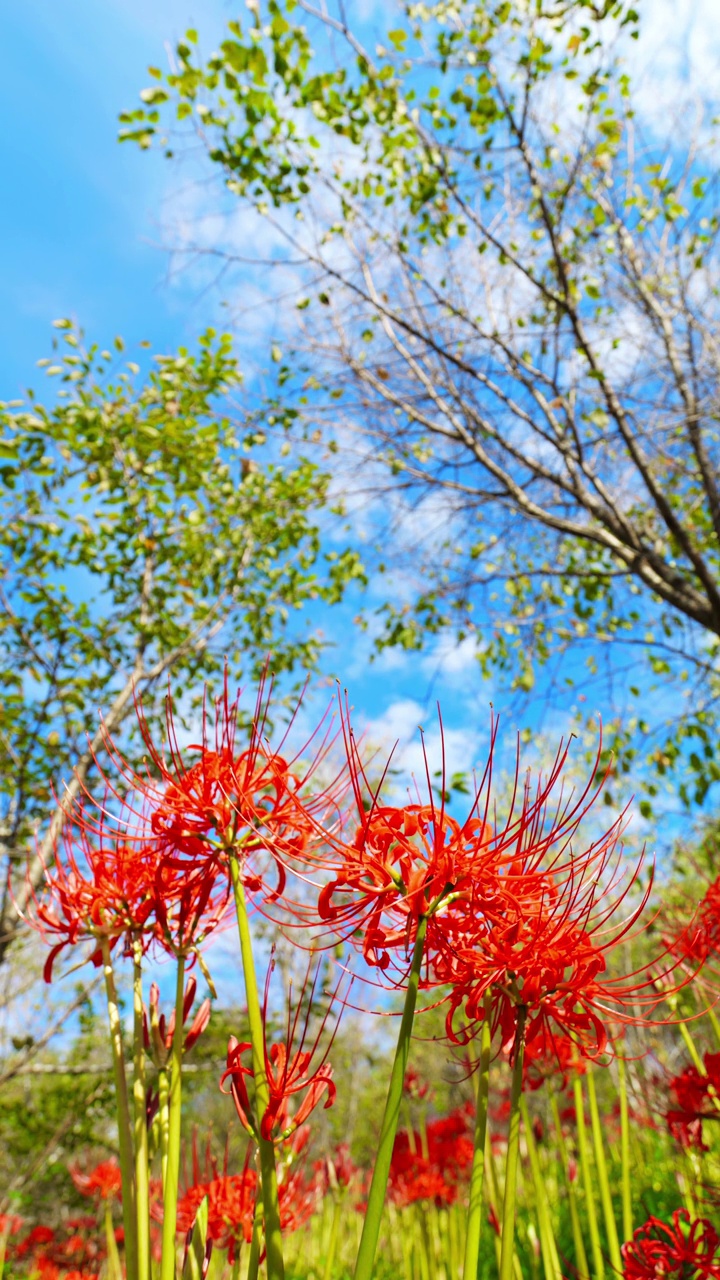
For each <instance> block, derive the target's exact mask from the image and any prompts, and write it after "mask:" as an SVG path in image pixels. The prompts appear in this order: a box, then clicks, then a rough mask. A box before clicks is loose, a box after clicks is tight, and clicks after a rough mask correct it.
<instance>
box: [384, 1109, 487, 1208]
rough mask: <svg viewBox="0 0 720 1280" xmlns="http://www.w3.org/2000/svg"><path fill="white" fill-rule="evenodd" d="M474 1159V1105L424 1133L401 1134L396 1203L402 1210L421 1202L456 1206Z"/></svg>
mask: <svg viewBox="0 0 720 1280" xmlns="http://www.w3.org/2000/svg"><path fill="white" fill-rule="evenodd" d="M472 1160H473V1140H472V1106H466V1107H460V1108H457V1109H456V1110H455V1111H452V1112H451V1113H450V1114H449V1115H448V1116H443V1117H441V1118H438V1119H436V1120H433V1121H431V1122H430V1124H428V1125H427V1126H426V1128H425V1131H424V1133H410V1132H408V1131H401V1132H400V1133H398V1135H397V1137H396V1139H395V1145H394V1147H393V1155H392V1161H391V1164H390V1182H389V1187H390V1195H391V1198H392V1200H393V1203H394V1204H397V1205H398V1206H400V1207H402V1206H403V1205H407V1204H412V1203H414V1202H415V1201H417V1200H433V1201H434V1202H435V1203H436V1204H438V1205H440V1204H452V1203H453V1202H454V1201H455V1200H456V1199H457V1195H458V1186H459V1182H460V1180H461V1178H462V1175H463V1174H464V1173H466V1171H467V1170H468V1169H469V1168H470V1165H471V1164H472Z"/></svg>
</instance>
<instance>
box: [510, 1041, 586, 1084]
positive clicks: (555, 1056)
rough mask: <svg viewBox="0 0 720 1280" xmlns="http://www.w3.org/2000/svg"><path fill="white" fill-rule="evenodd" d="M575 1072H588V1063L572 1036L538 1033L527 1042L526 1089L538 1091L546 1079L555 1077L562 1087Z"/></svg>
mask: <svg viewBox="0 0 720 1280" xmlns="http://www.w3.org/2000/svg"><path fill="white" fill-rule="evenodd" d="M571 1072H573V1073H575V1074H578V1075H582V1074H584V1072H585V1063H584V1062H583V1061H582V1059H581V1058H579V1057H578V1051H577V1045H576V1044H575V1041H574V1040H571V1039H570V1037H569V1036H561V1035H555V1036H551V1037H549V1038H543V1037H542V1036H536V1037H535V1038H534V1039H533V1040H531V1041H530V1042H529V1044H528V1045H527V1047H526V1049H525V1059H524V1062H523V1087H524V1088H525V1089H530V1090H531V1091H534V1090H536V1089H540V1088H541V1087H542V1085H543V1084H544V1083H545V1081H546V1080H552V1081H553V1082H554V1083H555V1086H556V1088H557V1089H558V1090H562V1089H564V1088H565V1086H566V1084H567V1082H568V1076H569V1075H570V1074H571Z"/></svg>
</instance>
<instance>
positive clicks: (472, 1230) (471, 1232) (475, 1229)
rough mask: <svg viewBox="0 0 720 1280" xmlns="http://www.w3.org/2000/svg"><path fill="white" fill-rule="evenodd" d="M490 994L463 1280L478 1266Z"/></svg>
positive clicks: (488, 1007)
mask: <svg viewBox="0 0 720 1280" xmlns="http://www.w3.org/2000/svg"><path fill="white" fill-rule="evenodd" d="M491 1004H492V996H491V993H490V992H488V993H487V995H486V996H485V1002H484V1008H483V1021H482V1028H481V1031H480V1061H479V1065H478V1084H477V1099H476V1103H475V1140H474V1144H473V1162H472V1172H471V1174H470V1201H469V1205H468V1215H467V1233H466V1236H465V1260H464V1263H463V1277H464V1280H476V1278H477V1276H478V1270H479V1265H480V1232H481V1230H482V1220H483V1181H484V1177H485V1134H486V1133H487V1112H488V1091H489V1083H490V1048H491V1039H492V1035H491V1031H490V1012H491Z"/></svg>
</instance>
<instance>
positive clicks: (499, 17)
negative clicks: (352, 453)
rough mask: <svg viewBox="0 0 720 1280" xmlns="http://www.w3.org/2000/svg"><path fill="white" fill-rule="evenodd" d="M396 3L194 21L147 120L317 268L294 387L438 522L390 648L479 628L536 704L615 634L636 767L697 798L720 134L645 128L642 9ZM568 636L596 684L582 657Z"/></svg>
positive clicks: (487, 650)
mask: <svg viewBox="0 0 720 1280" xmlns="http://www.w3.org/2000/svg"><path fill="white" fill-rule="evenodd" d="M395 13H396V17H395V18H393V19H392V21H393V23H394V25H393V26H392V27H391V29H390V30H388V31H387V33H386V35H385V37H384V39H383V43H382V44H380V45H377V46H376V47H375V48H372V49H370V48H366V47H365V46H364V45H363V40H362V37H363V31H362V29H358V30H351V29H350V27H349V25H348V22H347V21H346V18H345V9H344V8H343V6H341V5H340V6H338V7H337V9H335V10H332V11H330V10H326V9H325V8H324V7H323V9H322V11H320V10H319V9H316V8H315V7H314V6H313V5H312V4H310V3H306V2H305V0H301V2H300V3H298V4H296V3H292V2H290V3H287V4H285V5H283V4H280V3H276V2H275V0H272V2H271V3H268V4H266V5H264V6H261V7H258V6H255V18H254V20H253V25H251V27H250V28H249V29H248V30H244V29H243V28H242V27H241V25H240V24H239V23H231V24H230V25H229V29H228V34H227V38H226V39H225V40H224V41H223V42H222V44H221V45H220V48H219V50H218V51H217V52H216V53H213V54H212V56H210V57H209V58H203V57H202V55H201V54H200V52H199V45H198V43H197V39H198V38H197V34H196V33H195V32H191V33H188V36H187V38H186V40H185V41H183V42H181V43H180V44H179V45H178V47H177V51H176V54H177V63H176V67H175V68H174V70H173V71H172V73H171V74H169V75H163V74H162V73H161V72H160V71H159V70H157V69H151V70H152V75H153V77H154V82H153V85H152V86H151V87H150V88H148V89H146V90H144V91H143V94H142V95H141V96H142V99H143V105H142V106H141V107H140V108H139V109H138V110H136V111H131V112H128V113H126V114H125V115H124V117H123V123H124V131H123V136H124V137H125V138H128V139H131V140H134V141H136V142H138V143H139V144H140V145H141V146H149V145H151V144H152V143H153V142H154V141H155V140H156V139H159V138H162V139H163V140H164V145H165V146H166V147H167V149H168V150H169V151H175V150H177V149H178V148H180V149H182V146H183V142H182V138H183V137H187V131H188V129H189V130H190V132H191V133H192V135H193V136H194V137H195V138H198V137H199V138H200V139H201V140H202V142H203V143H204V145H205V147H206V150H207V156H208V159H209V161H210V162H211V164H212V165H214V166H216V167H217V169H218V170H219V171H221V173H222V175H223V179H224V183H225V189H226V191H227V193H229V196H230V197H232V198H235V199H239V200H241V201H243V202H244V204H245V205H246V206H250V207H252V208H253V209H254V210H255V212H256V213H257V215H258V217H259V218H261V219H262V218H264V219H266V220H269V222H270V223H271V224H272V227H273V230H274V233H275V235H276V236H277V240H278V245H279V248H278V260H279V261H280V262H282V261H283V260H284V259H285V258H286V257H287V255H288V254H289V253H291V254H292V256H293V262H294V263H297V262H304V264H305V266H306V268H307V272H306V276H305V291H304V293H303V294H302V295H301V296H300V297H299V298H298V301H297V306H298V308H299V314H298V320H299V324H298V335H297V342H296V352H295V358H294V362H293V360H292V359H290V358H288V366H289V367H290V369H291V370H293V369H294V368H295V369H296V370H297V371H299V373H300V377H299V378H298V380H297V384H296V396H295V399H294V400H293V399H292V378H289V380H288V382H287V384H286V386H285V395H286V402H287V403H294V404H295V406H296V407H299V408H300V409H302V410H303V411H304V412H305V414H306V415H307V418H308V419H309V420H312V421H316V422H317V421H323V420H324V421H326V422H332V427H331V428H330V429H331V430H332V429H334V427H335V424H336V422H337V419H338V413H339V410H338V402H340V403H341V404H342V406H343V409H342V416H341V421H342V425H343V428H344V431H345V439H346V440H347V438H348V434H349V433H354V434H353V439H354V446H353V447H355V448H360V449H364V450H365V452H366V453H367V455H368V456H369V457H370V459H371V461H372V464H373V466H375V471H374V472H372V473H371V475H373V476H374V477H377V468H376V464H377V461H378V460H381V461H382V462H383V463H385V464H386V466H387V469H388V472H389V474H390V476H391V477H392V481H393V489H394V502H395V504H396V508H398V509H407V508H409V507H411V506H412V505H413V504H419V506H420V509H421V510H425V511H426V512H427V513H428V514H427V517H426V521H425V524H426V527H429V526H432V524H433V520H432V516H433V513H434V515H435V520H434V525H435V530H434V536H433V537H431V538H429V539H428V540H427V541H426V543H425V546H424V548H423V546H422V544H421V545H420V546H419V547H418V546H414V547H413V553H414V555H415V559H416V564H417V569H418V572H417V574H416V582H417V590H416V592H415V596H414V599H413V600H412V602H411V604H410V605H409V604H408V602H407V601H403V600H400V601H399V602H398V603H397V604H396V605H395V606H389V607H388V608H387V610H386V619H385V620H386V629H385V634H384V639H383V643H388V644H400V645H403V646H405V647H408V648H413V647H417V646H419V645H420V644H422V643H424V641H425V639H426V637H427V634H428V632H431V633H432V632H436V631H438V630H441V629H444V628H447V627H448V626H450V627H453V628H454V629H455V630H456V632H457V633H458V634H460V635H464V634H468V633H471V634H475V635H476V636H477V639H478V647H479V653H480V657H481V660H482V662H483V663H484V665H485V666H486V668H488V669H489V668H492V667H496V668H497V667H500V668H501V669H504V670H505V671H509V672H510V673H511V675H512V677H513V679H514V681H515V683H516V684H517V685H519V686H520V687H521V688H524V689H528V690H529V689H530V688H531V687H532V686H533V683H534V681H535V678H536V671H537V667H538V665H540V664H543V663H548V662H551V661H554V662H555V663H556V664H557V668H556V669H557V670H558V671H559V678H560V679H561V680H562V681H563V682H568V683H573V682H574V683H575V685H576V687H582V686H584V685H585V684H586V683H587V680H588V679H589V675H591V674H594V672H595V671H596V670H597V668H598V666H599V665H600V666H602V663H603V658H602V653H603V650H604V651H605V653H606V654H607V659H606V666H605V674H606V676H607V677H608V679H614V680H615V681H616V682H618V681H619V684H620V687H621V689H622V691H623V694H624V696H625V698H626V699H627V701H626V704H625V707H624V715H623V717H622V718H621V719H618V722H617V723H616V725H615V735H614V742H613V744H612V745H613V746H614V748H615V750H616V752H619V754H620V766H621V767H622V768H626V769H628V768H630V767H632V766H633V765H635V764H637V758H638V752H639V747H638V743H639V742H640V741H641V740H642V739H643V735H645V759H646V762H648V761H649V763H650V764H651V765H652V768H653V770H654V771H655V781H651V782H650V783H649V787H648V790H649V793H650V796H652V794H653V793H654V792H655V791H656V790H657V787H658V785H659V783H658V780H657V775H658V774H660V775H662V774H663V773H667V772H668V771H672V769H673V768H674V767H676V766H678V767H679V765H680V764H682V767H683V771H684V772H683V777H682V778H681V779H680V784H681V786H680V790H681V794H682V796H683V798H684V799H685V800H687V801H688V802H689V801H690V800H691V799H695V800H700V801H701V800H702V799H703V798H704V797H705V795H706V793H707V790H708V788H709V786H710V785H711V784H712V783H713V782H714V781H716V780H717V779H718V777H720V762H719V761H718V757H717V750H716V742H717V732H716V723H717V696H718V684H717V676H716V670H717V662H718V656H720V649H719V648H718V640H719V637H720V590H719V588H718V568H719V564H718V560H719V555H720V489H719V488H718V482H717V468H718V434H717V404H718V371H719V362H718V361H719V358H718V350H719V348H718V309H717V279H718V251H717V233H718V218H717V212H716V210H717V173H718V166H717V153H716V149H715V142H714V138H713V136H712V131H711V128H710V127H709V126H707V127H706V125H705V124H704V123H703V122H701V123H700V124H699V125H698V127H697V130H696V136H694V137H689V136H688V133H687V130H685V134H684V135H683V133H682V132H680V133H679V134H678V133H676V132H675V133H673V132H671V133H670V134H669V136H667V137H661V136H660V133H659V131H658V122H657V120H656V119H654V120H653V119H651V120H650V121H649V123H648V122H647V121H645V122H643V120H642V119H638V114H637V110H636V107H637V103H636V101H635V99H634V97H633V89H632V85H631V83H630V80H629V78H628V75H627V72H626V69H625V67H624V66H623V62H622V55H623V52H626V51H627V46H628V40H629V39H630V38H631V37H634V36H636V35H637V14H636V13H635V12H634V11H633V10H632V9H631V8H629V7H628V6H626V5H623V4H619V3H618V4H610V3H608V4H604V5H601V6H595V5H589V4H584V3H576V4H565V5H555V4H544V3H542V4H537V5H532V6H527V5H525V4H520V3H513V2H512V0H508V2H503V3H501V4H496V5H484V4H482V5H481V4H476V3H473V2H472V0H441V2H439V3H428V4H407V5H402V6H400V5H398V6H397V8H396V10H395ZM173 119H174V120H175V121H180V122H183V121H186V122H187V123H186V124H185V125H181V127H180V130H179V136H176V135H177V134H178V129H177V127H176V125H174V124H173V125H172V126H171V121H173ZM670 128H671V130H672V126H670ZM183 131H185V132H183ZM283 246H284V247H283ZM307 308H311V312H312V321H311V322H310V321H309V318H308V317H309V313H308V314H306V310H307ZM303 322H304V327H303ZM328 394H329V396H330V398H329V399H328ZM330 415H332V419H331V418H330ZM374 483H375V485H376V487H377V485H378V481H377V479H375V480H374ZM382 483H386V482H385V481H383V482H382ZM418 561H419V563H418ZM571 647H572V649H573V651H575V650H576V649H579V650H580V653H581V654H582V652H583V647H584V650H585V657H586V660H587V667H588V668H589V672H588V670H585V671H584V672H583V669H582V666H581V664H579V663H574V662H569V663H568V662H567V661H561V662H558V658H559V656H561V655H562V654H563V653H565V652H566V651H567V650H568V649H570V648H571ZM599 653H600V657H599V656H598V654H599ZM606 694H607V685H606ZM649 695H651V697H652V701H653V702H654V703H655V706H656V711H655V712H653V711H650V710H649V707H648V704H649V700H650V698H649ZM688 768H689V776H688V774H687V772H686V770H687V769H688ZM649 803H650V802H649V801H648V802H646V804H648V805H649Z"/></svg>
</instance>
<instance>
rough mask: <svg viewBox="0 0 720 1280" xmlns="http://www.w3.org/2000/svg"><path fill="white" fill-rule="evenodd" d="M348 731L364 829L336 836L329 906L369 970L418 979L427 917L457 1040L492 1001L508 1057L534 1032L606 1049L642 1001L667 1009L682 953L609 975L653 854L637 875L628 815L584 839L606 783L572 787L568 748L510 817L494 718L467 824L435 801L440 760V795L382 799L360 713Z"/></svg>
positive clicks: (587, 1048)
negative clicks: (627, 854) (497, 786)
mask: <svg viewBox="0 0 720 1280" xmlns="http://www.w3.org/2000/svg"><path fill="white" fill-rule="evenodd" d="M343 727H344V734H345V743H346V751H347V758H348V764H349V776H350V778H351V781H352V785H353V788H354V796H355V811H356V817H355V824H356V825H355V828H354V832H353V834H352V837H351V838H350V839H348V840H346V839H344V838H343V835H342V832H335V833H334V834H333V835H332V837H331V838H330V839H329V841H328V854H327V862H326V866H327V868H328V869H329V879H328V881H327V883H326V884H325V885H324V887H323V888H322V890H321V892H320V895H319V899H318V904H317V911H318V914H319V915H320V917H321V919H322V921H323V925H324V929H325V931H326V932H327V933H328V934H329V935H330V939H331V940H332V941H333V942H337V941H338V940H350V941H352V943H353V945H356V946H359V947H360V948H361V950H362V953H363V956H364V958H365V960H366V962H367V963H368V964H370V965H371V966H374V967H375V968H376V969H378V970H380V971H381V972H385V973H388V975H389V976H391V975H393V974H395V975H397V976H399V980H400V981H402V978H403V976H404V974H405V973H406V972H407V957H408V954H409V950H410V948H411V947H412V945H413V942H414V940H415V937H416V936H417V932H418V928H419V924H420V921H421V920H422V921H423V927H424V928H425V929H426V931H427V933H426V941H425V946H424V970H423V975H422V980H421V985H422V986H424V987H425V988H438V987H443V988H445V989H446V990H447V991H449V995H448V996H447V1000H448V1015H447V1032H448V1035H449V1037H450V1039H451V1040H452V1041H454V1042H456V1043H461V1044H462V1043H467V1042H468V1040H469V1039H471V1038H473V1037H474V1036H475V1035H476V1033H477V1029H478V1026H479V1024H480V1023H481V1022H482V1020H483V1019H484V1018H485V1017H486V1016H488V1013H487V1001H488V1000H489V1002H490V1012H489V1017H490V1019H491V1025H492V1028H493V1032H496V1031H498V1030H499V1032H500V1036H501V1041H502V1044H503V1046H504V1047H505V1048H506V1050H508V1051H512V1048H513V1045H514V1041H515V1037H516V1034H517V1031H518V1027H519V1026H524V1027H525V1030H524V1036H525V1041H526V1043H527V1044H528V1045H531V1044H533V1042H535V1041H537V1042H538V1043H539V1045H540V1046H543V1047H547V1046H548V1045H549V1044H550V1043H551V1042H552V1041H555V1040H557V1039H558V1038H561V1039H562V1038H565V1040H567V1041H568V1042H569V1041H571V1042H572V1044H573V1046H574V1055H575V1057H577V1055H578V1054H581V1055H585V1056H588V1057H597V1056H598V1054H600V1053H601V1052H602V1051H603V1050H604V1049H605V1047H606V1045H607V1040H608V1035H609V1030H608V1019H609V1018H612V1019H613V1020H614V1021H616V1022H618V1023H623V1022H632V1021H635V1020H636V1019H637V1017H638V1012H637V1011H638V1009H641V1010H642V1011H643V1012H642V1014H641V1016H644V1017H648V1016H650V1015H651V1013H652V1011H653V1010H654V1009H655V1008H656V1007H657V1006H658V1004H659V1003H660V1002H661V999H662V994H661V988H662V985H663V983H665V984H666V985H667V979H668V976H669V974H670V973H671V972H672V971H673V969H674V968H675V967H676V965H677V961H676V960H675V959H673V958H672V957H671V956H668V959H667V963H666V964H665V965H663V964H662V963H660V964H656V965H655V967H654V968H653V969H651V968H650V966H647V967H646V968H645V969H643V970H641V971H640V972H636V973H632V974H628V975H626V976H622V975H614V974H610V973H609V972H608V955H609V953H610V952H611V951H612V950H613V949H614V948H616V947H617V945H618V943H619V942H620V941H621V940H622V939H624V938H627V937H628V936H631V934H632V930H633V928H634V926H635V925H636V923H637V921H638V920H639V917H640V915H641V913H642V912H643V909H644V907H645V906H646V904H647V901H648V897H649V893H650V884H649V883H648V885H647V886H646V887H645V889H644V891H642V892H641V893H639V894H637V895H635V898H634V899H633V900H632V902H631V899H630V895H632V894H633V891H634V890H635V888H636V887H637V886H638V885H639V875H640V870H641V865H642V859H641V860H640V862H638V863H636V864H634V865H633V866H631V867H630V869H629V871H626V870H625V868H624V865H623V857H622V849H621V846H620V845H619V837H620V835H621V832H622V828H623V819H622V817H621V818H619V819H618V820H617V821H616V822H615V823H613V825H612V826H611V827H610V829H609V831H607V832H605V833H604V834H603V835H602V836H601V837H600V838H599V839H597V840H595V841H594V842H592V843H590V844H589V845H587V846H585V847H577V846H576V844H575V838H576V836H577V832H578V827H579V825H580V823H581V821H582V820H583V818H584V817H585V816H586V814H587V812H588V810H589V809H590V807H591V806H592V804H593V803H594V801H595V800H596V799H597V796H598V794H599V792H600V790H601V787H602V785H603V783H602V782H601V783H600V784H599V785H597V784H590V785H588V787H587V788H586V789H585V791H583V792H582V794H581V795H579V796H577V797H576V796H575V795H574V794H573V793H570V794H569V795H566V794H565V793H564V792H563V772H564V769H565V765H566V762H567V755H568V749H567V747H562V746H561V748H560V750H559V751H558V753H557V756H556V758H555V761H554V763H553V766H552V768H551V769H550V771H549V773H548V775H547V777H545V778H540V780H539V781H538V782H537V784H536V785H535V787H533V786H532V785H531V783H530V780H529V778H528V780H527V781H526V782H525V784H524V785H521V783H520V781H519V776H518V774H516V786H515V793H514V796H513V799H512V802H511V804H510V806H509V813H508V816H507V817H506V819H505V821H504V822H502V823H500V822H498V820H497V816H496V813H495V808H494V802H493V801H492V797H491V782H492V757H493V749H494V744H495V736H496V732H497V724H496V722H493V723H492V727H491V745H490V751H489V755H488V761H487V764H486V767H485V771H484V774H483V777H482V780H481V783H480V785H479V787H478V788H477V791H476V794H475V797H474V801H473V804H472V807H471V810H470V813H469V815H468V817H467V819H466V820H465V822H462V823H461V822H458V821H457V820H456V819H454V818H453V817H451V816H450V814H448V812H447V810H446V807H445V802H444V799H441V800H440V801H437V802H436V801H435V799H434V797H433V790H432V786H431V781H430V770H429V768H428V771H427V772H428V778H427V783H428V794H429V800H428V802H427V803H422V804H421V803H418V804H410V805H406V806H404V807H391V806H387V805H383V804H381V803H380V802H379V800H378V789H377V788H376V789H375V790H373V788H372V787H371V786H370V784H369V782H368V779H367V777H366V774H365V772H364V769H363V765H362V761H361V759H360V754H359V751H358V747H357V744H356V742H355V739H354V737H353V733H352V730H351V728H350V727H349V723H348V720H347V716H345V717H344V726H343ZM603 782H604V779H603ZM444 792H445V784H444V782H443V784H442V791H441V794H442V795H443V796H444ZM638 899H639V900H638ZM304 922H305V923H312V919H311V916H310V915H307V916H306V917H305V921H304ZM521 1010H522V1018H521V1017H520V1011H521Z"/></svg>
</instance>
